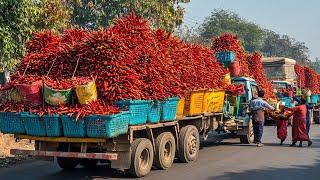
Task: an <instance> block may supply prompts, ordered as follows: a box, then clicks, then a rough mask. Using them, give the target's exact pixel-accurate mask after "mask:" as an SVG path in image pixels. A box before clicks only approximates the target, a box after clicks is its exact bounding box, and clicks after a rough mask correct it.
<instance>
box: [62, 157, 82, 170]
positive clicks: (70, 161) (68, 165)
mask: <svg viewBox="0 0 320 180" xmlns="http://www.w3.org/2000/svg"><path fill="white" fill-rule="evenodd" d="M57 163H58V165H59V167H60V168H62V169H64V170H72V169H74V168H75V167H77V166H78V164H79V159H76V158H63V157H57Z"/></svg>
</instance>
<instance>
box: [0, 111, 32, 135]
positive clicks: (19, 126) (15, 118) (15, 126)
mask: <svg viewBox="0 0 320 180" xmlns="http://www.w3.org/2000/svg"><path fill="white" fill-rule="evenodd" d="M0 132H2V133H10V134H25V133H26V130H25V128H24V122H23V120H22V119H21V116H20V113H11V112H0Z"/></svg>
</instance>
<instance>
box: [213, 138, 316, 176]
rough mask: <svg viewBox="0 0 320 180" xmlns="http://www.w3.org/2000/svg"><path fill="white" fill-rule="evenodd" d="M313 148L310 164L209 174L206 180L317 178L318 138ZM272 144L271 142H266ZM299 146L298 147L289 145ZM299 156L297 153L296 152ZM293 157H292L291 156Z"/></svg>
mask: <svg viewBox="0 0 320 180" xmlns="http://www.w3.org/2000/svg"><path fill="white" fill-rule="evenodd" d="M313 142H314V144H313V146H312V147H310V148H313V149H318V150H316V151H315V153H314V156H315V157H314V161H315V162H314V163H313V164H312V165H299V166H292V167H287V168H277V167H272V168H270V167H266V168H265V169H252V170H246V171H243V172H228V171H226V172H224V175H222V176H211V177H209V178H208V180H233V179H235V180H241V179H245V180H257V179H258V180H272V179H281V180H302V179H306V178H307V179H308V180H319V178H320V139H316V140H313ZM267 145H268V146H269V145H273V144H267ZM288 148H289V147H288ZM290 148H299V147H290ZM297 156H299V154H297ZM292 158H294V157H292Z"/></svg>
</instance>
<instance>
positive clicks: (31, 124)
mask: <svg viewBox="0 0 320 180" xmlns="http://www.w3.org/2000/svg"><path fill="white" fill-rule="evenodd" d="M21 118H22V120H23V121H24V127H25V128H26V132H27V135H30V136H46V135H47V133H46V123H45V121H44V120H43V118H41V117H40V116H39V115H36V114H29V113H21Z"/></svg>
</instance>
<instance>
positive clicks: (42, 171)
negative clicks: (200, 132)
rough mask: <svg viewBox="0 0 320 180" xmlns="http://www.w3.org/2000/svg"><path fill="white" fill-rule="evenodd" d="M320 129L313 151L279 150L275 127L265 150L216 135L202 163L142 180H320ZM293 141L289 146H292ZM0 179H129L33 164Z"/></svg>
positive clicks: (267, 132) (203, 153)
mask: <svg viewBox="0 0 320 180" xmlns="http://www.w3.org/2000/svg"><path fill="white" fill-rule="evenodd" d="M319 130H320V126H319V125H313V127H312V132H311V136H312V138H313V141H314V145H313V146H312V147H310V148H307V147H305V148H299V147H296V148H292V147H288V145H285V146H279V145H278V141H277V140H276V139H275V133H276V130H275V127H272V126H270V127H266V129H265V136H264V139H263V140H264V143H265V147H262V148H257V147H255V146H251V145H241V144H239V143H238V140H237V139H224V140H223V141H222V142H221V138H223V137H221V136H216V135H213V136H212V137H211V138H210V140H209V141H207V142H206V143H203V148H202V150H201V151H200V155H199V159H198V161H196V162H193V163H189V164H182V163H175V164H174V166H173V167H172V168H171V169H169V170H167V171H159V170H154V171H152V172H151V173H150V175H149V176H147V177H145V178H141V179H152V180H162V179H166V180H170V179H175V180H180V179H181V180H189V179H190V180H194V179H197V180H202V179H205V180H211V179H212V180H227V179H236V180H242V179H244V180H251V179H252V180H264V179H266V180H275V179H280V180H286V179H288V180H295V179H297V180H302V179H305V180H319V179H320V131H319ZM290 140H291V138H289V139H288V141H287V143H288V144H289V143H290ZM0 179H3V180H11V179H45V180H51V179H54V180H57V179H59V180H64V179H128V177H126V176H125V175H123V174H121V173H120V174H119V173H116V172H115V170H111V169H107V168H106V167H104V166H99V167H97V168H96V169H94V170H92V169H85V168H77V169H76V170H75V171H72V172H65V171H61V170H60V169H59V168H58V167H57V165H55V164H53V163H50V162H43V161H32V162H28V163H24V164H23V165H18V166H17V167H14V168H10V169H2V170H0Z"/></svg>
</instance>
